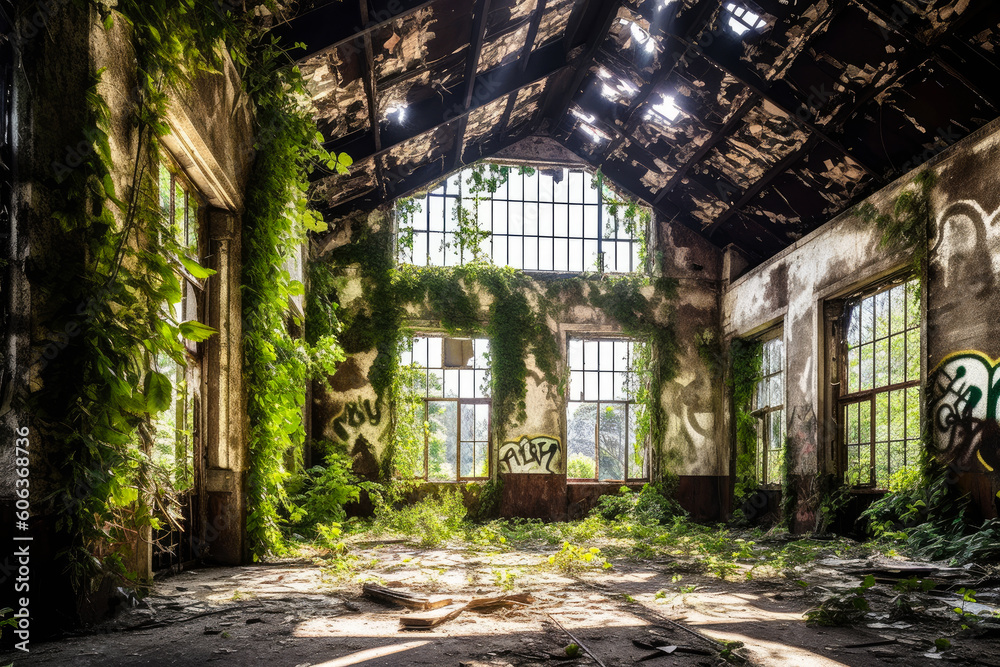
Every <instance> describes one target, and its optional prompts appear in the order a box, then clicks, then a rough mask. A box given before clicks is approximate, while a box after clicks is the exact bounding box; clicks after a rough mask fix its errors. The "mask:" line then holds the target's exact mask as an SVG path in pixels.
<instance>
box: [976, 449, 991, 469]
mask: <svg viewBox="0 0 1000 667" xmlns="http://www.w3.org/2000/svg"><path fill="white" fill-rule="evenodd" d="M976 458H977V459H979V462H980V463H982V464H983V467H984V468H986V469H987V470H988V471H990V472H993V468H991V467H990V464H989V463H987V462H986V461H984V460H983V455H982V454H980V453H979V450H976Z"/></svg>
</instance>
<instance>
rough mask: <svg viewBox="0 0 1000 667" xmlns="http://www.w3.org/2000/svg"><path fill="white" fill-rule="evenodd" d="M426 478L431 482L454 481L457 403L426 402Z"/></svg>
mask: <svg viewBox="0 0 1000 667" xmlns="http://www.w3.org/2000/svg"><path fill="white" fill-rule="evenodd" d="M427 423H428V433H427V456H428V471H427V476H428V478H429V479H432V480H455V479H456V477H457V475H456V473H457V470H456V467H455V466H456V463H457V461H456V458H457V454H458V452H457V446H458V445H457V443H458V403H457V402H455V401H428V402H427Z"/></svg>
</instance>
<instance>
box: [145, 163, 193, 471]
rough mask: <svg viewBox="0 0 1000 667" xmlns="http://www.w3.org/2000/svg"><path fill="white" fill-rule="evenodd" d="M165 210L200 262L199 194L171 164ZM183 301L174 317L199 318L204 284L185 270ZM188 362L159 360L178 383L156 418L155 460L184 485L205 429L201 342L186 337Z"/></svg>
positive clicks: (162, 175)
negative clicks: (201, 415)
mask: <svg viewBox="0 0 1000 667" xmlns="http://www.w3.org/2000/svg"><path fill="white" fill-rule="evenodd" d="M158 189H159V194H160V211H161V214H162V215H163V217H164V221H165V223H166V226H167V227H168V228H169V229H170V233H171V234H173V236H174V240H175V241H176V242H177V244H178V245H179V246H180V248H181V250H182V252H184V254H185V255H187V257H188V258H189V259H192V260H194V261H195V262H198V263H200V262H201V261H202V256H201V254H202V253H201V244H200V241H199V239H200V236H199V229H200V226H199V198H198V194H197V192H196V191H195V190H194V189H193V188H189V187H188V186H187V185H186V183H185V181H184V180H183V179H182V177H181V176H180V175H179V174H178V173H177V172H176V171H175V170H173V169H172V168H171V167H170V166H168V165H167V164H164V163H161V165H160V168H159V188H158ZM179 280H180V288H181V298H180V301H179V302H177V303H175V304H172V305H171V309H172V312H171V315H172V317H173V318H174V319H175V320H176V321H177V322H185V321H188V320H198V319H199V315H200V314H201V311H202V308H201V307H200V306H199V302H200V300H201V297H202V294H203V292H204V286H203V285H202V284H201V282H200V281H199V280H198V279H197V278H195V277H193V276H192V275H190V274H189V273H187V272H186V271H180V276H179ZM183 342H184V345H185V351H186V355H185V356H186V360H187V363H185V364H178V363H177V362H175V361H174V360H173V359H171V358H170V357H169V356H167V355H166V354H162V353H161V354H160V356H159V357H158V358H157V360H156V365H157V369H158V370H159V371H160V372H161V373H163V374H164V375H166V376H167V377H169V378H170V380H171V383H172V384H173V392H172V393H171V405H170V407H169V408H167V409H166V410H164V411H163V412H160V413H158V414H157V416H156V419H155V421H154V424H153V426H154V429H155V437H154V447H153V458H154V460H156V461H157V462H159V463H160V464H163V465H166V466H168V467H169V468H171V469H172V470H173V473H174V483H175V484H176V487H177V488H178V489H186V488H188V487H190V486H191V485H192V483H193V472H192V471H193V463H194V451H195V447H196V443H197V439H198V438H199V437H200V433H199V428H198V426H199V421H198V418H197V416H198V414H199V405H200V393H199V384H200V372H201V352H200V349H199V346H198V343H195V342H192V341H189V340H187V339H184V341H183Z"/></svg>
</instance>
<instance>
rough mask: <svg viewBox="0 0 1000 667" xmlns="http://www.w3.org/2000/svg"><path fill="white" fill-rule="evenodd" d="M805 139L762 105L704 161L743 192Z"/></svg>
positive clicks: (792, 125) (782, 116) (772, 108)
mask: <svg viewBox="0 0 1000 667" xmlns="http://www.w3.org/2000/svg"><path fill="white" fill-rule="evenodd" d="M808 138H809V137H808V134H806V132H804V131H803V130H802V129H800V128H799V127H798V126H797V125H796V124H795V123H793V122H792V120H791V118H789V117H788V115H787V114H784V113H782V112H781V111H780V110H779V109H778V108H777V107H775V106H774V105H772V104H770V103H769V102H762V103H761V104H760V105H758V106H756V107H754V108H753V109H751V110H750V112H749V113H748V114H747V115H746V116H745V117H744V118H743V122H742V124H741V126H740V127H739V129H737V130H736V131H735V132H733V133H732V134H731V135H729V136H728V137H727V138H726V139H725V141H723V142H722V143H721V144H719V145H718V146H717V147H716V148H713V149H712V151H711V153H709V156H708V160H707V162H708V164H710V165H712V166H714V167H715V168H717V169H719V170H720V171H721V172H722V173H723V174H725V175H726V176H727V177H728V178H729V179H730V180H731V181H733V182H734V183H736V184H737V185H739V186H740V187H741V188H744V189H745V188H748V187H750V186H751V185H753V184H754V183H756V182H757V181H758V180H760V178H761V177H762V176H763V175H764V174H765V173H766V172H767V171H768V170H769V169H770V168H771V167H773V166H774V165H776V164H777V163H778V162H780V161H781V160H782V159H783V158H785V157H786V156H788V155H790V154H791V153H793V152H794V151H796V150H798V149H799V148H801V147H802V146H803V144H805V142H806V140H807V139H808Z"/></svg>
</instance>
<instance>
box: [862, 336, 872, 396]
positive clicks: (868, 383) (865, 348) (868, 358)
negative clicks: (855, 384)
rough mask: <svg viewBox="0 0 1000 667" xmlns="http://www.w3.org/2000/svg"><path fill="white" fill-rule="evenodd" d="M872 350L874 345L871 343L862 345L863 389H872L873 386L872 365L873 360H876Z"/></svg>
mask: <svg viewBox="0 0 1000 667" xmlns="http://www.w3.org/2000/svg"><path fill="white" fill-rule="evenodd" d="M872 350H873V346H872V344H871V343H868V344H867V345H862V346H861V362H860V364H861V368H860V373H861V389H862V391H863V390H866V389H871V388H872V380H873V378H872V371H873V370H874V369H873V367H872V362H873V361H874V360H873V359H872V356H873V355H872Z"/></svg>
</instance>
